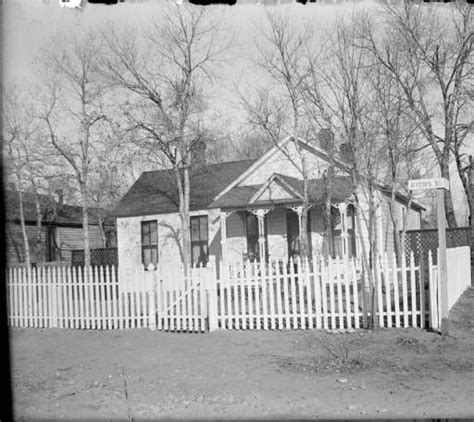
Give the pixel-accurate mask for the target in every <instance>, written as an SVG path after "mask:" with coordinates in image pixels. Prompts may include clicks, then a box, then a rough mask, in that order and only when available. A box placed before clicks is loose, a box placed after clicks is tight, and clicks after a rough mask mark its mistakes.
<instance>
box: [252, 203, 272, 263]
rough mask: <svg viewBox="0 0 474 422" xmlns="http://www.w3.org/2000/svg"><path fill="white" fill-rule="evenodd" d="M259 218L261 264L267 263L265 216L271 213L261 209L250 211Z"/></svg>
mask: <svg viewBox="0 0 474 422" xmlns="http://www.w3.org/2000/svg"><path fill="white" fill-rule="evenodd" d="M250 211H251V212H252V213H253V214H255V215H256V216H257V219H258V252H259V257H260V263H262V264H263V263H264V262H265V256H266V253H265V252H266V246H265V215H266V214H267V213H268V212H269V211H270V209H267V208H260V209H257V210H250Z"/></svg>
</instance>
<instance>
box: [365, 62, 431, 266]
mask: <svg viewBox="0 0 474 422" xmlns="http://www.w3.org/2000/svg"><path fill="white" fill-rule="evenodd" d="M370 80H371V81H372V86H373V90H374V107H375V114H374V117H375V122H374V123H375V124H376V129H377V134H378V138H379V141H380V147H381V159H382V160H383V161H384V162H385V168H384V170H383V173H384V174H383V175H382V178H381V182H383V183H384V185H385V186H387V187H388V189H389V195H390V197H389V215H390V220H391V223H392V228H393V232H394V234H395V236H394V244H395V253H396V255H397V259H398V262H399V263H400V262H401V256H402V254H403V253H405V247H404V238H405V232H406V227H407V218H408V215H409V211H408V212H407V213H406V214H405V215H404V216H402V219H401V220H400V219H399V218H398V217H399V216H398V215H397V212H396V204H397V202H398V198H397V195H398V194H400V193H402V194H404V195H405V196H406V197H407V198H408V204H407V209H408V210H409V209H410V206H411V200H412V197H411V192H409V191H408V190H407V189H406V186H407V181H408V179H410V178H415V177H416V176H419V175H420V174H419V173H420V167H421V166H420V165H419V162H418V160H419V153H420V151H422V150H423V149H424V148H423V147H422V146H421V142H420V131H419V126H418V125H417V124H416V122H414V121H413V119H411V116H410V114H409V112H408V113H407V110H409V107H408V106H407V104H406V101H405V99H404V96H403V92H401V88H400V87H399V86H398V85H397V84H396V82H395V81H394V80H393V78H392V77H391V75H390V74H389V73H388V72H387V70H386V69H385V68H384V67H383V66H381V65H380V64H377V65H375V66H374V67H372V72H371V75H370ZM400 231H401V234H400V236H399V232H400Z"/></svg>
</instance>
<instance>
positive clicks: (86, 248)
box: [80, 182, 91, 269]
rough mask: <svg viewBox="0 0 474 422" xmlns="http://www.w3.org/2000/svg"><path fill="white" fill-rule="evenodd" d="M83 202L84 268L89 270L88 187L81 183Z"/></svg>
mask: <svg viewBox="0 0 474 422" xmlns="http://www.w3.org/2000/svg"><path fill="white" fill-rule="evenodd" d="M80 188H81V200H82V229H83V232H84V268H85V269H88V268H89V267H90V265H91V248H90V242H89V213H88V204H87V185H86V183H85V182H81V183H80Z"/></svg>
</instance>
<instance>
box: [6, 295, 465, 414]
mask: <svg viewBox="0 0 474 422" xmlns="http://www.w3.org/2000/svg"><path fill="white" fill-rule="evenodd" d="M451 317H452V318H451V319H452V323H451V327H450V330H451V331H450V336H449V337H447V338H442V337H441V336H439V335H438V334H435V333H430V332H426V331H422V330H419V329H405V330H399V329H386V330H379V331H377V332H375V333H373V332H367V331H356V332H353V333H345V334H342V333H339V334H333V333H331V334H329V333H326V332H324V331H316V330H315V331H287V332H271V331H267V332H257V331H253V332H250V331H247V332H244V331H241V332H239V331H233V332H230V331H221V332H214V333H207V334H169V333H160V332H151V331H148V330H128V331H108V332H100V331H73V330H60V329H44V330H38V329H36V330H34V329H14V330H12V331H11V357H12V374H13V380H12V384H13V394H14V414H15V417H16V419H17V420H22V419H25V418H60V419H63V418H94V419H96V418H110V419H131V418H133V419H134V420H137V419H141V418H148V419H150V418H166V419H169V418H218V419H222V418H266V417H268V418H292V417H310V418H338V419H342V418H376V419H382V418H434V417H438V418H447V417H458V418H469V417H472V416H474V400H473V397H474V376H473V375H474V372H473V370H474V353H473V350H474V289H470V290H469V291H468V292H467V293H466V294H465V295H464V296H463V297H462V298H461V300H460V302H458V304H457V305H456V307H455V308H454V310H453V312H452V313H451Z"/></svg>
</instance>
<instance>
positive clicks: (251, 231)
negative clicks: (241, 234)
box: [247, 213, 258, 237]
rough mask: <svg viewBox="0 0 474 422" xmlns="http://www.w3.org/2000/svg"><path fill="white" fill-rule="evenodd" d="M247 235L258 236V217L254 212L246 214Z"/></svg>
mask: <svg viewBox="0 0 474 422" xmlns="http://www.w3.org/2000/svg"><path fill="white" fill-rule="evenodd" d="M247 236H249V237H251V236H257V237H258V218H257V216H256V215H254V214H250V213H249V214H247Z"/></svg>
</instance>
